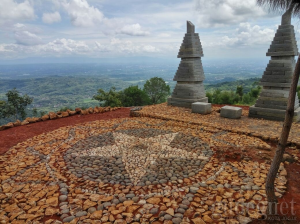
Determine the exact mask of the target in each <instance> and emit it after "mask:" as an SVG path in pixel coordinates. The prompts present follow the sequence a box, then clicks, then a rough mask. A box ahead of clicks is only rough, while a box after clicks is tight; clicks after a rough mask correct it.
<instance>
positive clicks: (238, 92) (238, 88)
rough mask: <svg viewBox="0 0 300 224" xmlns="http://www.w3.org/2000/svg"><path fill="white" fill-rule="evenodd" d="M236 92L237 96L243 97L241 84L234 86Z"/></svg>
mask: <svg viewBox="0 0 300 224" xmlns="http://www.w3.org/2000/svg"><path fill="white" fill-rule="evenodd" d="M235 93H236V94H238V95H239V96H240V98H242V97H243V94H244V93H243V86H237V87H236V92H235Z"/></svg>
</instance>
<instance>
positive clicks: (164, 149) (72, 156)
mask: <svg viewBox="0 0 300 224" xmlns="http://www.w3.org/2000/svg"><path fill="white" fill-rule="evenodd" d="M212 154H213V152H212V150H211V149H210V148H209V146H208V145H207V144H206V143H204V142H203V141H202V140H201V139H199V138H197V137H193V136H187V135H184V134H182V133H173V132H170V131H164V130H157V129H131V130H121V131H116V132H108V133H105V134H102V135H97V136H92V137H88V138H86V139H84V140H81V141H79V142H78V143H76V144H75V145H74V146H73V147H72V148H70V149H69V150H68V151H67V152H66V154H65V156H64V159H65V161H66V163H67V168H68V169H69V170H70V171H71V172H72V173H73V174H74V175H76V176H77V177H80V178H81V177H82V178H84V179H88V180H91V181H97V182H104V183H111V184H123V185H138V186H145V185H155V184H159V183H161V184H164V183H167V182H168V181H175V182H176V181H177V180H180V179H181V180H182V179H183V178H187V177H191V176H194V175H195V174H197V173H198V172H199V171H200V170H201V169H202V168H203V166H204V165H205V164H206V163H207V162H208V161H209V158H210V157H211V156H212Z"/></svg>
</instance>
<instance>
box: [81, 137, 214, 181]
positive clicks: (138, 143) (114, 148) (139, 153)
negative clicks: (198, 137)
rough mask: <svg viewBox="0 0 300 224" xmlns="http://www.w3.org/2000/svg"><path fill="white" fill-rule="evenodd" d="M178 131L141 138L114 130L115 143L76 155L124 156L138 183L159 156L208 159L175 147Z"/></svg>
mask: <svg viewBox="0 0 300 224" xmlns="http://www.w3.org/2000/svg"><path fill="white" fill-rule="evenodd" d="M177 135H178V133H171V134H164V135H157V136H155V137H150V138H140V137H135V136H131V135H127V134H123V133H120V132H114V133H113V136H114V139H115V144H114V145H108V146H103V147H97V148H92V149H88V150H85V151H82V152H81V153H79V154H77V153H76V154H75V155H76V156H80V157H82V156H100V157H110V156H122V161H123V163H124V165H125V169H126V171H127V172H128V174H129V177H130V179H131V181H132V183H134V185H136V184H137V183H138V182H139V181H140V180H141V178H142V177H143V176H144V175H145V173H146V172H147V167H148V166H149V165H150V164H155V161H156V160H157V159H158V158H182V159H200V160H208V157H205V156H203V155H201V156H199V155H197V154H196V153H192V152H188V151H186V150H182V149H179V148H173V147H171V146H170V143H171V142H172V141H173V139H174V138H175V137H176V136H177Z"/></svg>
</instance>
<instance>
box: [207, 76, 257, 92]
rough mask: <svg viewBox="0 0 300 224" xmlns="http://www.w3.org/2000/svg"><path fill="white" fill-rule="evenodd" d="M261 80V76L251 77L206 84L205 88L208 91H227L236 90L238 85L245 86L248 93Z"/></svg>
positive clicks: (244, 88)
mask: <svg viewBox="0 0 300 224" xmlns="http://www.w3.org/2000/svg"><path fill="white" fill-rule="evenodd" d="M259 81H260V78H251V79H243V80H236V81H233V82H221V83H218V84H213V85H205V90H206V91H208V92H212V91H214V90H215V89H219V90H221V91H224V90H226V91H234V92H235V91H236V87H237V86H243V90H244V93H247V92H249V91H250V89H251V88H253V87H255V86H256V85H257V83H258V82H259ZM254 83H256V84H254Z"/></svg>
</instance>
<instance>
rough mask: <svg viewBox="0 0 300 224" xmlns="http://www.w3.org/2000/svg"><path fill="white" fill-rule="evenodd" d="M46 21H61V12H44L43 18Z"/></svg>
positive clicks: (49, 22)
mask: <svg viewBox="0 0 300 224" xmlns="http://www.w3.org/2000/svg"><path fill="white" fill-rule="evenodd" d="M42 20H43V22H44V23H48V24H51V23H57V22H60V21H61V17H60V14H59V12H53V13H44V14H43V18H42Z"/></svg>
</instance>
